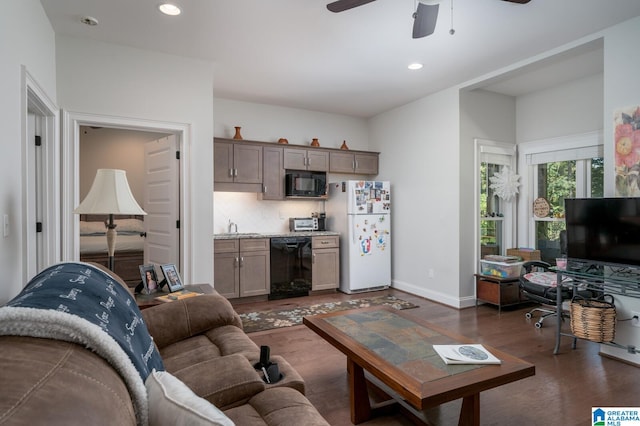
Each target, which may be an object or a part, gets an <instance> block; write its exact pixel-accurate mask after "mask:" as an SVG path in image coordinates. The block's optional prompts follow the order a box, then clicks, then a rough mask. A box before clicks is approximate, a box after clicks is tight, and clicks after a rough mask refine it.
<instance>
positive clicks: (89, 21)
mask: <svg viewBox="0 0 640 426" xmlns="http://www.w3.org/2000/svg"><path fill="white" fill-rule="evenodd" d="M80 22H82V23H83V24H85V25H89V26H90V27H95V26H96V25H98V20H97V19H96V18H94V17H93V16H83V17H82V19H80Z"/></svg>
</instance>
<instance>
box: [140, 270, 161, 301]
mask: <svg viewBox="0 0 640 426" xmlns="http://www.w3.org/2000/svg"><path fill="white" fill-rule="evenodd" d="M139 268H140V278H141V279H142V285H143V289H142V294H151V293H155V292H157V291H158V288H159V285H158V276H157V275H156V268H155V267H154V266H153V265H140V266H139Z"/></svg>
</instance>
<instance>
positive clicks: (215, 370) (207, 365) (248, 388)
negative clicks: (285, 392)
mask: <svg viewBox="0 0 640 426" xmlns="http://www.w3.org/2000/svg"><path fill="white" fill-rule="evenodd" d="M172 374H173V375H174V376H176V377H177V378H178V379H180V380H181V381H182V382H184V383H185V384H186V385H187V386H189V388H190V389H191V390H192V391H194V392H195V394H196V395H198V396H200V397H202V398H204V399H206V400H207V401H209V402H211V403H212V404H214V405H215V406H217V407H220V408H221V409H225V408H228V407H233V406H236V405H240V404H244V403H245V402H246V401H248V400H249V398H251V397H252V396H254V395H255V394H257V393H259V392H261V391H263V390H264V389H265V383H264V382H263V381H262V378H261V377H260V375H259V374H258V373H257V372H256V370H255V369H254V368H253V366H252V365H251V364H250V363H249V361H248V360H247V359H246V358H245V357H243V356H242V355H238V354H235V355H228V356H223V357H218V358H212V359H209V360H206V361H203V362H199V363H194V364H192V365H190V366H188V367H186V368H183V369H181V370H178V371H174V372H172Z"/></svg>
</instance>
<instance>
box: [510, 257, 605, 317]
mask: <svg viewBox="0 0 640 426" xmlns="http://www.w3.org/2000/svg"><path fill="white" fill-rule="evenodd" d="M549 268H551V265H549V264H548V263H547V262H543V261H541V260H532V261H529V262H525V263H524V264H523V265H522V273H521V274H520V289H521V290H522V294H523V295H524V296H525V297H526V298H527V299H529V300H531V301H533V302H537V303H540V304H541V305H543V306H542V307H536V308H533V309H531V310H530V311H529V312H527V313H526V314H525V317H526V318H527V319H531V318H533V316H534V313H535V312H540V313H541V315H540V318H539V319H538V321H536V322H535V324H534V325H535V326H536V328H541V327H542V323H543V322H544V320H545V319H546V318H548V317H551V316H556V315H557V309H556V304H557V299H556V298H557V295H558V289H560V290H559V291H561V292H562V293H561V296H562V300H563V301H565V300H571V299H572V297H573V296H574V289H573V288H572V287H568V286H564V285H560V286H558V285H557V283H556V281H557V274H556V273H555V272H553V271H550V270H549ZM575 294H576V295H579V296H582V297H584V298H586V299H590V298H592V297H593V293H592V292H591V291H590V290H584V289H579V288H578V289H576V290H575ZM565 318H569V314H568V313H567V314H565V313H564V311H563V313H562V318H560V319H561V320H564V319H565Z"/></svg>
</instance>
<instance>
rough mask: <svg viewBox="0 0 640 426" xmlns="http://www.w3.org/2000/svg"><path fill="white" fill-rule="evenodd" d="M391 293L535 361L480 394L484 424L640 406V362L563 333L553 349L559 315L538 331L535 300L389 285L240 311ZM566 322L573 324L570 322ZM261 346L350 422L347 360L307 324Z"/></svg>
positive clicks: (269, 334) (451, 407)
mask: <svg viewBox="0 0 640 426" xmlns="http://www.w3.org/2000/svg"><path fill="white" fill-rule="evenodd" d="M386 293H388V294H392V295H394V296H397V297H399V298H402V299H404V300H407V301H410V302H413V303H415V304H416V305H419V307H418V308H416V309H411V310H407V311H405V312H407V313H410V314H411V315H415V316H416V317H419V318H423V319H425V320H427V321H430V322H433V323H436V324H439V325H441V326H444V327H446V328H448V329H449V330H452V331H453V332H456V333H459V334H462V335H464V336H467V337H469V338H471V339H474V340H476V341H477V342H478V343H485V344H488V345H490V346H493V347H496V348H498V349H500V350H503V351H505V352H508V353H510V354H512V355H515V356H517V357H519V358H522V359H524V360H526V361H528V362H530V363H532V364H534V365H535V367H536V374H535V376H533V377H529V378H526V379H524V380H520V381H517V382H514V383H511V384H508V385H505V386H501V387H498V388H496V389H493V390H490V391H487V392H483V393H482V394H481V395H480V401H481V408H480V415H481V424H482V425H505V426H507V425H508V426H512V425H522V426H531V425H544V426H548V425H565V426H567V425H587V424H592V421H591V407H607V406H609V407H610V406H616V407H639V406H640V398H639V397H638V395H640V380H639V378H640V368H638V367H635V366H633V365H629V364H626V363H624V362H621V361H618V360H614V359H610V358H607V357H603V356H600V355H599V354H598V349H599V345H598V344H596V343H592V342H588V341H584V340H578V346H577V349H575V350H574V349H571V339H569V338H563V341H562V347H561V353H560V354H558V355H553V348H554V345H555V335H554V330H555V325H556V323H555V321H556V320H555V319H547V320H545V323H544V326H543V327H542V328H541V329H537V328H535V327H534V326H533V322H531V321H530V320H527V319H525V312H527V311H528V310H529V309H530V308H531V306H521V307H516V308H511V309H503V310H502V313H501V314H500V315H499V314H498V309H497V308H496V307H493V306H490V305H480V306H479V307H477V308H468V309H462V310H457V309H454V308H450V307H447V306H444V305H440V304H438V303H434V302H431V301H429V300H426V299H423V298H420V297H417V296H414V295H411V294H408V293H405V292H402V291H399V290H395V289H389V290H385V291H380V292H375V293H365V294H357V295H346V294H343V293H331V294H325V295H318V296H309V297H306V298H292V299H284V300H278V301H271V302H254V303H242V304H238V303H235V304H234V305H235V309H236V311H238V312H239V313H243V312H252V311H255V310H264V309H278V308H284V307H287V308H290V307H292V306H296V305H307V304H310V303H322V302H326V301H330V300H341V299H349V298H361V297H368V296H373V295H381V294H386ZM565 323H566V324H564V327H566V328H567V329H568V328H569V324H568V321H565ZM249 337H251V338H252V340H254V341H255V342H256V344H258V345H269V346H270V347H271V353H272V354H274V355H276V354H277V355H282V356H283V357H284V358H285V359H287V361H288V362H289V363H290V364H291V365H293V367H294V368H296V369H297V370H298V372H299V373H300V374H301V375H302V377H304V379H305V381H306V388H307V397H308V398H309V400H310V401H311V402H312V403H313V404H314V405H315V406H316V408H317V409H318V411H320V413H321V414H322V415H323V416H324V417H325V419H327V421H328V422H329V423H330V424H332V425H336V426H339V425H340V426H341V425H350V424H351V421H350V412H349V391H348V386H347V375H346V374H347V373H346V358H345V356H344V355H342V353H341V352H339V351H338V350H337V349H335V348H334V347H333V346H331V345H329V344H328V343H326V342H325V341H324V340H323V339H321V338H320V337H319V336H318V335H316V334H315V333H314V332H312V331H311V330H309V329H308V328H306V327H305V326H304V325H300V326H295V327H287V328H281V329H277V330H269V331H262V332H257V333H251V334H249ZM460 405H461V403H460V402H459V401H455V402H451V403H448V404H445V405H443V406H440V407H438V408H434V409H431V410H429V411H428V412H427V416H428V419H429V421H430V422H431V423H432V424H434V425H444V426H448V425H456V424H457V423H458V414H459V410H460ZM363 424H365V425H410V424H412V423H411V422H410V421H409V420H408V419H407V418H405V417H403V416H402V415H401V414H396V415H393V416H387V417H380V418H377V419H374V420H370V421H368V422H366V423H363Z"/></svg>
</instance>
